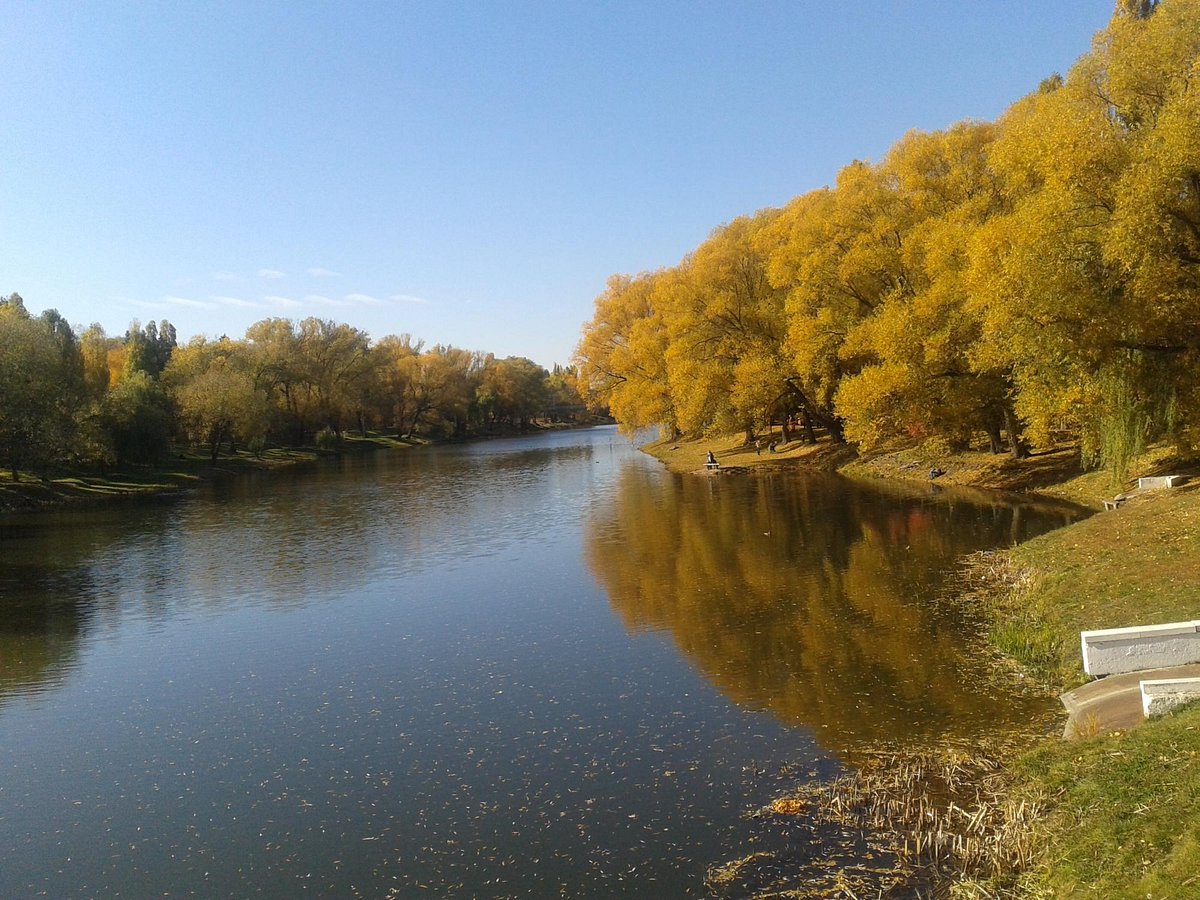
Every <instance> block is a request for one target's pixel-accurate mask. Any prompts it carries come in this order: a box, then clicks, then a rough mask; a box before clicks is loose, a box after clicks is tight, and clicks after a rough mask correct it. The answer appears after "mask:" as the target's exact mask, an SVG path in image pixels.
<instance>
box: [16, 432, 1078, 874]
mask: <svg viewBox="0 0 1200 900" xmlns="http://www.w3.org/2000/svg"><path fill="white" fill-rule="evenodd" d="M1070 515H1071V513H1070V512H1067V511H1063V510H1056V509H1039V508H1034V507H1028V508H1025V509H1023V510H1022V511H1020V512H1019V513H1014V511H1013V508H1012V507H1011V506H1010V505H1008V504H1007V503H1000V502H996V503H994V504H992V505H990V506H989V505H983V506H980V505H978V504H975V503H968V502H965V501H962V500H955V499H953V498H947V497H941V498H935V497H929V496H928V495H925V496H921V495H914V496H886V495H883V494H880V493H878V492H876V491H871V490H868V489H866V488H862V487H853V486H849V485H847V484H846V483H844V482H841V481H839V480H837V479H827V478H826V479H820V478H818V479H813V478H809V479H805V478H801V477H791V476H788V477H783V476H773V477H770V478H747V479H734V478H722V479H682V478H679V477H677V476H672V475H669V474H667V473H665V472H663V471H661V470H660V469H659V468H658V466H657V464H656V463H653V462H652V461H650V460H648V459H646V458H645V457H642V456H641V455H640V454H637V453H636V452H634V451H632V450H631V449H630V448H629V447H628V445H627V444H626V443H625V442H624V441H622V440H621V439H620V438H618V437H617V436H616V434H615V432H614V431H612V430H611V429H598V430H593V431H588V432H567V433H557V434H551V435H546V436H544V437H540V438H534V439H529V440H519V441H495V442H490V443H483V444H476V445H470V446H465V447H455V448H442V449H437V450H413V451H405V452H397V453H379V454H375V455H373V456H370V457H367V458H363V459H353V460H350V459H347V460H343V461H341V462H339V463H337V464H330V465H327V466H322V467H319V468H316V469H314V470H312V471H305V472H291V473H284V474H283V475H275V476H264V477H255V478H246V479H241V480H237V481H233V482H229V483H226V484H223V485H218V486H215V487H213V488H212V489H211V490H208V491H204V492H200V493H197V494H196V495H194V496H191V497H188V498H184V499H180V500H174V501H165V502H156V503H151V504H143V505H137V506H133V505H130V506H121V507H113V508H108V509H102V510H101V509H97V510H86V511H73V512H64V513H56V514H52V515H46V516H39V517H26V518H21V519H16V520H10V521H9V522H8V523H6V524H4V525H0V597H2V599H3V609H2V611H0V851H2V852H3V859H4V865H3V868H2V869H0V896H25V895H31V894H36V893H45V894H46V895H48V896H54V897H67V896H81V897H82V896H97V895H115V894H117V893H124V894H126V895H136V896H145V895H150V894H160V893H165V892H168V891H170V892H172V893H183V894H186V893H199V894H206V895H230V896H250V895H256V896H258V895H261V896H279V897H293V896H296V895H297V894H298V893H301V892H305V891H307V892H310V893H312V894H316V895H338V896H386V895H388V894H389V892H390V893H394V894H395V895H398V896H411V895H414V894H418V893H426V892H427V893H429V894H430V895H434V896H464V897H467V896H536V895H544V896H557V895H559V894H561V893H565V894H567V895H570V896H617V895H628V896H649V895H658V896H685V895H696V894H700V893H703V875H704V870H705V867H706V866H707V865H709V864H710V863H712V862H715V861H718V860H720V859H722V858H725V857H727V856H728V855H729V854H730V853H731V852H733V851H734V850H735V849H740V848H744V847H745V846H746V845H747V842H750V844H752V845H754V844H755V842H758V844H757V845H761V846H764V847H765V846H768V845H770V842H771V841H775V842H776V843H777V842H778V841H779V840H780V839H779V837H778V836H777V835H772V834H768V833H767V832H765V831H763V830H762V826H761V825H760V824H758V823H757V822H752V821H747V820H746V819H745V818H744V815H743V814H744V813H745V812H746V811H747V810H749V809H752V808H754V807H756V806H758V805H760V804H762V803H765V802H766V801H767V800H769V799H770V797H771V795H772V793H773V792H774V791H775V790H776V789H778V788H779V787H781V786H785V785H787V784H789V783H791V781H792V780H793V779H795V778H810V777H817V776H825V775H828V774H830V773H832V772H833V771H835V770H836V769H837V768H838V766H839V765H841V763H839V758H840V757H841V754H842V753H843V752H844V751H845V750H846V749H847V748H849V747H852V746H853V745H854V744H855V742H857V741H862V740H874V739H876V738H879V737H880V736H902V735H906V734H912V735H920V734H928V733H934V732H937V731H939V730H942V729H959V730H962V731H965V732H968V733H969V732H970V731H971V729H976V728H981V727H986V722H987V721H988V720H990V719H994V718H995V717H997V716H1003V715H1007V716H1014V715H1015V716H1019V715H1021V714H1022V708H1021V706H1020V702H1019V701H1017V700H1015V699H1013V700H1011V701H1007V700H1005V699H1003V698H995V697H987V698H984V700H983V701H980V700H979V699H978V698H973V697H972V696H971V695H970V693H969V692H965V691H963V690H962V688H961V680H962V679H961V676H962V674H963V672H964V667H965V666H968V665H969V662H968V661H967V660H966V659H964V656H963V653H962V647H963V635H962V633H961V631H962V629H961V627H960V626H959V625H958V624H957V623H956V622H955V621H953V619H952V618H948V617H947V614H946V612H945V610H941V609H939V608H938V607H937V606H936V604H934V603H933V602H932V600H933V597H934V595H935V594H936V589H937V583H938V580H939V577H940V574H939V573H940V572H942V571H944V569H945V568H946V567H947V566H948V565H949V564H950V563H951V562H952V560H953V559H954V558H955V556H956V555H957V554H959V553H960V552H963V551H966V550H970V549H976V548H978V547H983V546H994V545H996V544H1003V543H1007V542H1009V541H1010V540H1012V539H1014V538H1019V537H1024V536H1026V535H1028V534H1032V533H1036V532H1037V531H1040V530H1045V529H1046V528H1048V527H1051V526H1053V525H1055V524H1061V523H1062V521H1064V520H1065V519H1066V518H1069V517H1070ZM794 840H800V839H799V838H795V839H794ZM791 849H792V850H793V852H805V851H804V845H803V841H801V843H800V845H799V846H793V847H792V848H791Z"/></svg>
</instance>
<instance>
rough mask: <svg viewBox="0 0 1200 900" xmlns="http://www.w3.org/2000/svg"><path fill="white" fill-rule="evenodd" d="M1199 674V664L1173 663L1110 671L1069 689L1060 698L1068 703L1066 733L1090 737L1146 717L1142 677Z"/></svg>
mask: <svg viewBox="0 0 1200 900" xmlns="http://www.w3.org/2000/svg"><path fill="white" fill-rule="evenodd" d="M1198 677H1200V664H1193V665H1187V666H1170V667H1168V668H1164V669H1151V670H1148V671H1144V672H1129V673H1126V674H1123V675H1109V676H1108V677H1107V678H1100V679H1097V680H1096V681H1091V682H1088V683H1087V684H1085V685H1082V686H1080V687H1077V688H1075V690H1073V691H1067V693H1065V694H1063V695H1062V696H1061V697H1060V698H1059V699H1060V700H1062V705H1063V706H1064V707H1066V709H1067V713H1068V714H1069V716H1068V718H1067V726H1066V728H1065V729H1064V730H1063V737H1065V738H1075V737H1089V736H1091V735H1093V734H1102V733H1104V732H1107V731H1126V730H1128V729H1130V728H1134V727H1136V726H1138V725H1140V724H1141V723H1142V722H1144V721H1145V716H1144V715H1143V713H1142V688H1141V683H1142V682H1143V681H1153V680H1160V679H1177V678H1198Z"/></svg>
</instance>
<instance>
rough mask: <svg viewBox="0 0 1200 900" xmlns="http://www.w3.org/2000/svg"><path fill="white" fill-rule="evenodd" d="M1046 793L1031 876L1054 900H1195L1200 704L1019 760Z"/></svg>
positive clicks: (1199, 857) (1199, 875)
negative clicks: (1040, 848)
mask: <svg viewBox="0 0 1200 900" xmlns="http://www.w3.org/2000/svg"><path fill="white" fill-rule="evenodd" d="M1020 772H1021V774H1022V775H1023V776H1024V777H1025V779H1026V784H1028V785H1032V786H1034V789H1036V790H1039V791H1044V792H1046V793H1048V794H1049V795H1051V796H1053V797H1054V798H1055V800H1054V801H1053V803H1052V806H1051V811H1050V813H1049V815H1048V817H1047V820H1046V826H1047V827H1046V837H1045V850H1044V853H1043V859H1042V863H1041V866H1040V867H1039V879H1040V880H1041V881H1042V882H1044V884H1045V885H1046V886H1047V887H1048V888H1049V889H1050V890H1051V891H1052V892H1053V894H1054V895H1055V896H1062V897H1068V896H1069V897H1097V898H1099V897H1104V898H1139V900H1141V898H1144V897H1164V898H1166V897H1197V896H1200V705H1192V706H1189V707H1187V708H1183V709H1180V710H1177V711H1176V712H1174V713H1172V714H1170V715H1167V716H1164V717H1163V718H1161V719H1157V720H1153V721H1150V722H1147V723H1145V724H1144V725H1142V726H1140V727H1139V728H1136V729H1134V730H1133V731H1130V732H1128V733H1126V734H1119V735H1101V736H1098V737H1096V738H1093V739H1091V740H1086V741H1075V742H1071V743H1061V742H1055V743H1053V744H1048V745H1046V746H1044V747H1042V748H1041V749H1039V750H1037V751H1035V752H1033V753H1031V754H1029V755H1027V756H1026V757H1024V758H1023V760H1022V761H1021V763H1020Z"/></svg>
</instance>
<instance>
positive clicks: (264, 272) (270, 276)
mask: <svg viewBox="0 0 1200 900" xmlns="http://www.w3.org/2000/svg"><path fill="white" fill-rule="evenodd" d="M258 277H259V278H265V279H266V280H267V281H278V280H279V279H280V278H287V272H280V271H279V270H278V269H259V270H258Z"/></svg>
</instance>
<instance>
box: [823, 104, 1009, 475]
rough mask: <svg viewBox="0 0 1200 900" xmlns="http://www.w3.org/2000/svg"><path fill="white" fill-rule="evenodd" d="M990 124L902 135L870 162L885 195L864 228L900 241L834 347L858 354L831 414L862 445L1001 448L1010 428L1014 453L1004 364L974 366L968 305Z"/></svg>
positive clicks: (983, 212) (986, 206)
mask: <svg viewBox="0 0 1200 900" xmlns="http://www.w3.org/2000/svg"><path fill="white" fill-rule="evenodd" d="M993 136H994V127H993V126H992V125H991V124H989V123H985V122H963V123H960V124H958V125H955V126H953V127H952V128H949V129H947V130H945V131H940V132H933V133H922V132H910V133H909V134H908V135H906V136H905V137H904V138H903V139H901V140H900V141H899V142H897V143H896V144H895V145H894V146H893V147H892V149H891V150H890V151H889V153H888V155H887V157H886V158H885V159H884V160H883V162H882V163H881V165H880V167H879V173H878V174H879V177H880V178H881V179H882V181H883V184H884V186H885V189H886V190H888V191H890V192H891V193H892V194H893V197H892V198H891V199H890V200H889V202H886V203H880V204H878V205H877V212H876V219H875V221H874V224H873V231H875V232H876V233H887V232H888V231H889V230H890V231H891V233H892V234H893V235H894V239H895V241H896V244H897V246H898V247H899V252H898V257H897V259H896V260H895V263H894V264H895V266H896V271H897V272H898V275H897V277H896V278H895V280H894V282H893V284H892V286H891V287H890V288H889V289H887V290H886V291H885V292H884V293H883V294H882V298H881V301H880V302H879V303H877V304H875V305H874V306H873V307H872V309H871V311H870V314H869V315H867V316H866V317H864V318H862V319H861V320H860V321H859V322H858V323H857V324H856V325H854V326H853V327H852V328H851V329H850V331H849V333H848V335H847V337H846V341H845V344H844V345H843V346H842V348H841V350H840V355H841V357H842V359H844V360H856V359H857V360H859V361H860V363H861V365H860V368H859V371H858V372H857V373H856V374H853V375H850V376H848V377H846V378H845V379H844V380H843V382H842V384H841V385H840V387H839V388H838V392H837V398H836V403H837V412H838V414H839V415H840V416H842V417H843V418H845V419H846V422H847V434H848V436H849V437H850V438H852V439H854V440H855V441H857V442H858V443H859V444H860V445H864V446H871V445H874V444H876V443H878V442H880V441H882V440H884V439H887V438H895V437H907V438H911V439H922V438H928V437H933V436H938V437H941V438H943V439H945V440H947V441H948V442H949V443H950V444H951V445H960V446H961V445H965V444H967V443H968V442H969V441H970V439H971V438H972V437H973V436H974V435H975V434H977V433H978V432H979V431H984V432H986V433H987V434H988V436H989V438H990V439H991V444H992V449H993V451H998V450H999V449H1000V435H1001V430H1002V429H1004V428H1007V430H1008V432H1009V437H1010V440H1009V444H1010V448H1011V449H1012V450H1013V452H1014V453H1016V454H1020V453H1021V452H1023V449H1024V444H1023V442H1022V441H1021V439H1020V427H1019V426H1018V424H1017V422H1016V417H1015V415H1014V414H1013V409H1012V405H1011V402H1010V400H1009V396H1008V394H1009V382H1008V379H1007V377H1006V374H1007V373H1006V371H1005V370H1003V369H1000V370H997V369H994V368H990V367H980V366H977V365H975V364H974V362H975V361H974V360H973V359H972V358H971V350H972V348H973V347H974V345H975V343H976V341H977V340H978V337H979V317H978V315H977V314H976V313H975V312H974V311H972V310H971V309H970V308H969V303H968V291H967V287H966V285H965V283H964V279H963V272H964V270H965V268H966V266H967V259H966V253H965V247H964V240H963V238H964V235H969V234H971V233H972V232H973V231H974V230H975V229H976V228H978V226H979V225H980V223H982V222H983V221H986V219H987V218H988V216H989V215H991V214H992V213H994V212H995V210H996V207H997V204H998V200H999V198H998V189H997V185H996V179H995V177H994V175H993V173H992V172H991V170H990V169H989V167H988V164H987V149H988V147H989V146H990V144H991V141H992V140H993Z"/></svg>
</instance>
